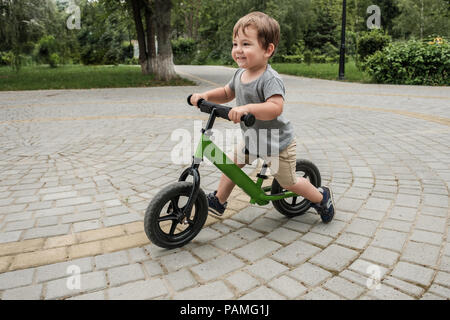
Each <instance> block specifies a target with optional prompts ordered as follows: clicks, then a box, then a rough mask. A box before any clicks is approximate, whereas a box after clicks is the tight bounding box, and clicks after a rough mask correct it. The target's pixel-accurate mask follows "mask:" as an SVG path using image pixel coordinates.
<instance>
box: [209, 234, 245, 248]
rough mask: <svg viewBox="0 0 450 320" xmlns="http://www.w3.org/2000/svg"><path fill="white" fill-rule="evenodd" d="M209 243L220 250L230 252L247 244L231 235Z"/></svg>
mask: <svg viewBox="0 0 450 320" xmlns="http://www.w3.org/2000/svg"><path fill="white" fill-rule="evenodd" d="M211 243H212V244H213V245H214V246H216V247H218V248H220V249H222V250H225V251H230V250H233V249H235V248H238V247H241V246H243V245H244V244H246V243H247V241H245V240H243V239H242V238H240V237H238V236H237V235H235V234H233V233H230V234H227V235H226V236H223V237H220V238H217V239H215V240H213V241H212V242H211Z"/></svg>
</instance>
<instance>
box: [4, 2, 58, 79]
mask: <svg viewBox="0 0 450 320" xmlns="http://www.w3.org/2000/svg"><path fill="white" fill-rule="evenodd" d="M55 14H56V7H55V4H54V3H53V2H52V1H48V0H47V1H44V0H0V51H11V52H12V53H13V67H14V68H15V69H16V70H19V68H20V65H21V60H22V55H23V54H30V53H31V52H32V50H33V48H34V43H35V42H36V41H37V40H38V39H39V38H40V37H41V36H42V35H44V34H45V33H46V31H47V29H48V27H49V26H50V25H51V24H52V23H53V21H54V20H55Z"/></svg>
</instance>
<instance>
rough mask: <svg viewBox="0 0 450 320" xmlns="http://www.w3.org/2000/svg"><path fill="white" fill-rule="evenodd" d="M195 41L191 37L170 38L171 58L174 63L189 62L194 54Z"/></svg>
mask: <svg viewBox="0 0 450 320" xmlns="http://www.w3.org/2000/svg"><path fill="white" fill-rule="evenodd" d="M196 47H197V45H196V43H195V40H194V39H191V38H178V39H176V40H172V51H173V59H174V62H175V64H191V62H192V60H194V58H195V54H196V52H195V51H196Z"/></svg>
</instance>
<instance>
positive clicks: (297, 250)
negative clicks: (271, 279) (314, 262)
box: [272, 240, 320, 266]
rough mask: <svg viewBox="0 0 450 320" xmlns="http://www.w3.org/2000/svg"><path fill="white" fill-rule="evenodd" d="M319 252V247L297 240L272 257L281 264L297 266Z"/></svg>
mask: <svg viewBox="0 0 450 320" xmlns="http://www.w3.org/2000/svg"><path fill="white" fill-rule="evenodd" d="M319 251H320V249H319V248H318V247H316V246H313V245H310V244H309V243H306V242H304V241H299V240H297V241H295V242H293V243H291V244H290V245H288V246H287V247H284V248H282V249H280V250H278V251H277V252H276V253H275V254H273V255H272V258H273V259H275V260H277V261H279V262H282V263H285V264H289V265H291V266H296V265H299V264H300V263H303V262H305V261H306V260H308V259H309V258H311V257H312V256H313V255H315V254H316V253H317V252H319Z"/></svg>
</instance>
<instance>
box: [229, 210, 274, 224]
mask: <svg viewBox="0 0 450 320" xmlns="http://www.w3.org/2000/svg"><path fill="white" fill-rule="evenodd" d="M266 211H267V209H263V208H258V207H255V206H249V207H247V208H245V209H244V210H241V211H240V212H238V213H236V214H235V215H233V216H232V219H233V220H237V221H239V222H242V223H245V224H248V223H252V222H253V221H254V220H255V219H256V218H258V217H259V216H261V215H263V214H264V213H265V212H266Z"/></svg>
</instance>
